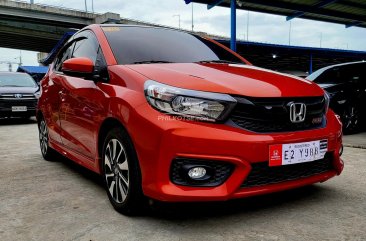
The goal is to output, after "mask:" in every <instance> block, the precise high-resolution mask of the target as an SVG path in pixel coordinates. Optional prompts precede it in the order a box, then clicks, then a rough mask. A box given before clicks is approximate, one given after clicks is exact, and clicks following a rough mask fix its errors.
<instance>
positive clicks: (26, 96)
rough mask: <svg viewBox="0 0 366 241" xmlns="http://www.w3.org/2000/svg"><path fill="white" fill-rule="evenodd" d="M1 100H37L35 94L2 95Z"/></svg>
mask: <svg viewBox="0 0 366 241" xmlns="http://www.w3.org/2000/svg"><path fill="white" fill-rule="evenodd" d="M0 100H36V97H35V96H34V95H33V94H1V95H0Z"/></svg>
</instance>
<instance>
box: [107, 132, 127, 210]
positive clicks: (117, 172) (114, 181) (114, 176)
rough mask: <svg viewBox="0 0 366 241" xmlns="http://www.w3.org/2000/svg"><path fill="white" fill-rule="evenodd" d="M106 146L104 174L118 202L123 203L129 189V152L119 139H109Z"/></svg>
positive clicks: (110, 190) (110, 191)
mask: <svg viewBox="0 0 366 241" xmlns="http://www.w3.org/2000/svg"><path fill="white" fill-rule="evenodd" d="M105 148H106V149H105V152H104V153H105V155H104V176H105V180H106V184H107V188H108V191H109V193H110V195H111V197H112V198H113V200H114V201H115V202H116V203H123V202H124V201H125V200H126V197H127V195H128V191H129V167H128V158H127V154H126V151H125V148H124V147H123V145H122V143H121V142H120V141H119V140H118V139H111V140H109V142H108V144H107V145H106V147H105Z"/></svg>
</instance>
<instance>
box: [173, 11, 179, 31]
mask: <svg viewBox="0 0 366 241" xmlns="http://www.w3.org/2000/svg"><path fill="white" fill-rule="evenodd" d="M173 17H178V21H179V29H180V14H174V15H173Z"/></svg>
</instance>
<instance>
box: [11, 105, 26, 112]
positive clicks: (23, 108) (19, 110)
mask: <svg viewBox="0 0 366 241" xmlns="http://www.w3.org/2000/svg"><path fill="white" fill-rule="evenodd" d="M11 111H13V112H21V111H27V107H26V106H12V107H11Z"/></svg>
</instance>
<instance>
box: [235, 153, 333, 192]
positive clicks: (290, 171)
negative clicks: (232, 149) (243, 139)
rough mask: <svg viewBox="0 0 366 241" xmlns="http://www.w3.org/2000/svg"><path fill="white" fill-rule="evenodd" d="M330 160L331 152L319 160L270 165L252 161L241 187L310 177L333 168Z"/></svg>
mask: <svg viewBox="0 0 366 241" xmlns="http://www.w3.org/2000/svg"><path fill="white" fill-rule="evenodd" d="M332 161H333V160H332V154H331V153H327V154H326V155H325V157H324V159H321V160H317V161H313V162H305V163H299V164H292V165H285V166H275V167H270V166H269V165H268V162H259V163H253V164H252V170H251V172H250V173H249V175H248V177H247V179H246V180H245V181H244V182H243V184H242V185H241V187H242V188H245V187H257V186H263V185H268V184H274V183H280V182H285V181H291V180H296V179H300V178H305V177H310V176H313V175H316V174H320V173H324V172H327V171H330V170H333V169H334V167H333V164H332Z"/></svg>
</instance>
